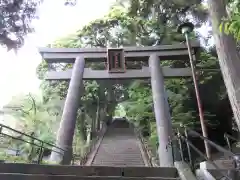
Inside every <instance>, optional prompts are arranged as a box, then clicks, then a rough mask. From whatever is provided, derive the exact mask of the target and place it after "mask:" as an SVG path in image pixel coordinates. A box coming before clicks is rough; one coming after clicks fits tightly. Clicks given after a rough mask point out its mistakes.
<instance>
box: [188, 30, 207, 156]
mask: <svg viewBox="0 0 240 180" xmlns="http://www.w3.org/2000/svg"><path fill="white" fill-rule="evenodd" d="M184 35H185V38H186V43H187V48H188V54H189V60H190V65H191V70H192V77H193V84H194V88H195V94H196V98H197V105H198V112H199V118H200V123H201V128H202V134H203V137H206V138H207V137H208V134H207V128H206V124H205V120H204V114H203V109H202V102H201V99H200V94H199V89H198V83H197V78H196V71H195V67H194V64H193V57H192V51H191V47H190V42H189V38H188V33H187V32H185V33H184ZM204 144H205V150H206V155H207V157H208V158H209V159H210V158H211V152H210V146H209V144H208V142H207V141H204Z"/></svg>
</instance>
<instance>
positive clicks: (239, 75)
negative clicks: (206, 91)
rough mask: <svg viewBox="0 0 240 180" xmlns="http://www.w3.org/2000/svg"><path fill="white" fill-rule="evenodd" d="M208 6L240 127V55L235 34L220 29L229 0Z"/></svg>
mask: <svg viewBox="0 0 240 180" xmlns="http://www.w3.org/2000/svg"><path fill="white" fill-rule="evenodd" d="M208 6H209V12H210V18H211V20H212V27H213V36H214V40H215V44H216V50H217V54H218V59H219V64H220V67H221V71H222V75H223V79H224V82H225V85H226V88H227V92H228V96H229V100H230V102H231V106H232V110H233V113H234V117H235V120H236V122H237V125H238V129H240V71H239V68H240V55H239V52H238V51H237V46H236V42H235V40H234V38H233V36H232V35H227V34H225V33H224V32H222V31H220V30H219V26H220V24H221V22H222V20H223V18H226V17H227V10H226V7H227V0H209V1H208Z"/></svg>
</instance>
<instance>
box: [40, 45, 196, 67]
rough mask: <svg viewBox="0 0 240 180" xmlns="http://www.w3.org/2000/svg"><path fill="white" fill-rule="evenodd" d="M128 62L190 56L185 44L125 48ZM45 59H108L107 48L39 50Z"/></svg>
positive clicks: (94, 60)
mask: <svg viewBox="0 0 240 180" xmlns="http://www.w3.org/2000/svg"><path fill="white" fill-rule="evenodd" d="M191 45H192V48H193V49H197V48H199V47H200V44H199V43H198V42H196V41H195V42H191ZM123 49H124V55H125V58H126V60H127V61H148V58H149V56H150V55H151V54H153V53H156V54H157V56H159V57H160V58H161V60H183V59H186V57H187V56H188V51H187V47H186V45H185V44H184V43H181V44H174V45H162V46H145V47H124V48H123ZM39 52H40V54H41V55H42V57H43V59H44V60H46V61H47V62H48V63H55V62H65V63H74V61H75V58H76V57H77V56H84V58H85V60H86V61H90V62H100V61H105V60H106V58H107V49H106V48H39Z"/></svg>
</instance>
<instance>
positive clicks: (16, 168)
mask: <svg viewBox="0 0 240 180" xmlns="http://www.w3.org/2000/svg"><path fill="white" fill-rule="evenodd" d="M0 173H8V174H10V173H22V174H46V175H77V176H125V177H177V176H178V173H177V170H176V169H175V168H168V167H161V168H160V167H111V166H110V167H109V166H60V165H37V164H15V163H0ZM0 179H1V178H0Z"/></svg>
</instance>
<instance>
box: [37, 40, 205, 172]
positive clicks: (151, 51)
mask: <svg viewBox="0 0 240 180" xmlns="http://www.w3.org/2000/svg"><path fill="white" fill-rule="evenodd" d="M191 45H192V53H193V57H194V58H195V53H196V51H197V49H198V48H199V47H200V45H199V43H197V42H191ZM39 52H40V54H41V55H42V58H43V59H44V60H45V61H46V62H47V63H49V64H51V63H74V65H73V68H72V69H68V70H66V71H60V72H56V71H49V72H48V73H47V75H46V79H47V80H70V84H69V88H68V94H67V97H66V101H65V105H64V109H63V114H62V119H61V123H60V127H59V130H58V135H57V141H56V145H57V146H58V147H61V148H63V149H64V150H65V151H64V152H61V153H60V154H59V153H54V152H53V153H52V155H51V159H52V160H54V161H58V162H62V163H63V164H68V163H70V160H71V155H72V142H73V136H74V129H75V124H76V116H77V110H78V107H79V104H78V103H79V98H80V97H81V94H82V92H81V89H83V84H82V80H83V79H92V80H103V79H147V78H151V85H152V95H153V103H154V112H155V118H156V124H157V133H158V139H159V148H158V154H159V159H160V166H162V167H171V166H173V157H172V147H171V146H169V140H170V138H171V136H172V124H171V117H170V112H169V105H168V102H167V96H166V92H165V88H164V77H166V78H175V77H190V76H191V75H192V74H191V69H190V68H169V67H163V68H162V67H161V66H160V60H186V61H188V58H189V54H188V49H187V47H186V45H185V44H175V45H163V46H149V47H124V48H40V49H39ZM85 61H86V62H96V63H97V62H107V68H106V70H92V69H91V68H85ZM129 61H136V62H141V61H145V62H148V66H144V67H142V69H129V68H128V67H126V62H129ZM55 151H57V150H56V149H55Z"/></svg>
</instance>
